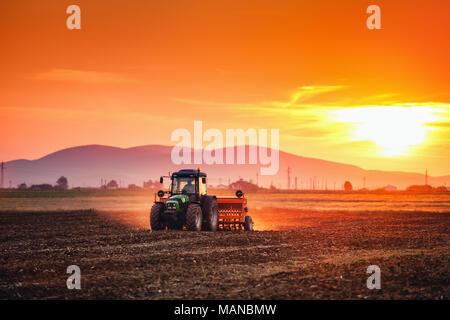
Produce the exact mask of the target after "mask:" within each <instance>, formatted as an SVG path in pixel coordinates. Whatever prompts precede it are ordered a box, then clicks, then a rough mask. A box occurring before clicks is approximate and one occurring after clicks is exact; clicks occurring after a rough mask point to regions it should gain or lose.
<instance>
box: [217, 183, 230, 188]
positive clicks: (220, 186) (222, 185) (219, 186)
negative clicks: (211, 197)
mask: <svg viewBox="0 0 450 320" xmlns="http://www.w3.org/2000/svg"><path fill="white" fill-rule="evenodd" d="M216 189H228V186H227V185H226V184H218V185H217V186H216Z"/></svg>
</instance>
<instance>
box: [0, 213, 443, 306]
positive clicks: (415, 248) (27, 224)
mask: <svg viewBox="0 0 450 320" xmlns="http://www.w3.org/2000/svg"><path fill="white" fill-rule="evenodd" d="M252 216H253V219H254V221H255V226H256V228H257V229H258V228H259V230H263V231H254V232H244V231H236V232H225V231H223V232H217V233H210V232H187V231H158V232H152V231H151V230H149V229H148V213H147V212H96V211H66V212H0V253H1V255H0V298H1V299H448V297H449V293H450V280H449V261H450V259H449V258H450V241H449V229H450V213H420V212H416V213H399V212H395V213H394V212H385V213H383V212H313V211H308V212H306V211H299V210H286V209H275V208H272V209H261V210H256V211H254V212H252ZM69 265H78V266H79V267H80V268H81V281H82V289H81V290H68V289H67V287H66V280H67V277H68V276H69V275H68V274H67V273H66V268H67V267H68V266H69ZM369 265H378V266H379V267H380V268H381V290H369V289H367V286H366V280H367V278H368V277H369V276H370V275H369V274H367V273H366V270H367V267H368V266H369Z"/></svg>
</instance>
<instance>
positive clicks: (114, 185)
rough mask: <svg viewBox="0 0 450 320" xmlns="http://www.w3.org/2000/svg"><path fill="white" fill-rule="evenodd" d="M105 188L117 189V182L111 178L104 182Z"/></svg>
mask: <svg viewBox="0 0 450 320" xmlns="http://www.w3.org/2000/svg"><path fill="white" fill-rule="evenodd" d="M106 188H108V189H117V188H119V185H118V184H117V181H116V180H111V181H109V182H108V183H107V184H106Z"/></svg>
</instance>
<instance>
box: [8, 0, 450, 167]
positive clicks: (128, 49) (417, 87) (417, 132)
mask: <svg viewBox="0 0 450 320" xmlns="http://www.w3.org/2000/svg"><path fill="white" fill-rule="evenodd" d="M70 4H78V5H79V6H80V7H81V17H82V22H81V24H82V29H81V30H68V29H67V28H66V18H67V14H66V13H65V11H66V8H67V6H68V5H70ZM370 4H377V5H379V6H380V7H381V24H382V30H373V31H372V30H368V29H367V28H366V18H367V17H368V15H367V14H366V8H367V6H368V5H370ZM449 14H450V1H448V0H427V1H425V0H421V1H414V0H396V1H381V0H374V1H370V2H368V1H359V0H355V1H342V0H341V1H337V0H336V1H334V0H333V1H326V0H317V1H299V0H292V1H286V0H285V1H266V0H258V1H256V0H253V1H248V0H240V1H225V0H214V1H206V0H204V1H196V0H189V1H188V0H185V1H179V0H171V1H162V0H159V1H141V0H127V1H117V0H116V1H114V0H105V1H103V0H85V1H63V0H58V1H56V0H55V1H50V0H42V1H33V0H26V1H24V0H9V1H6V0H2V1H1V2H0V35H1V39H2V44H1V51H0V55H1V57H0V58H1V59H0V61H1V62H0V63H1V72H0V137H1V139H0V160H2V159H3V160H5V161H7V160H13V159H17V158H27V159H34V158H39V157H41V156H43V155H45V154H47V153H50V152H53V151H56V150H59V149H62V148H66V147H71V146H76V145H85V144H105V145H112V146H119V147H130V146H138V145H145V144H163V145H169V144H174V142H172V141H170V135H171V132H172V131H173V130H174V129H176V128H188V129H190V130H192V127H193V121H194V120H203V126H204V130H205V129H207V128H218V129H221V130H225V129H226V128H230V129H231V128H243V129H247V128H268V129H270V128H278V129H280V148H281V149H282V150H284V151H288V152H291V153H294V154H299V155H303V156H309V157H316V158H322V159H327V160H332V161H338V162H345V163H351V164H355V165H358V166H360V167H363V168H365V169H381V170H398V171H417V172H424V171H425V168H426V167H427V168H428V169H429V172H430V174H431V175H434V176H436V175H445V174H450V170H449V167H448V163H449V159H450V90H449V88H450V72H449V71H450V62H449V61H450V41H449V39H450V34H449V33H450V32H449V31H450V22H449V19H448V17H449Z"/></svg>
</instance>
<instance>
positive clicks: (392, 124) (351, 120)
mask: <svg viewBox="0 0 450 320" xmlns="http://www.w3.org/2000/svg"><path fill="white" fill-rule="evenodd" d="M435 111H436V110H434V108H433V107H423V106H420V107H417V106H401V107H400V106H394V107H356V108H346V109H339V110H335V111H333V113H334V115H335V116H336V117H337V120H338V121H340V122H344V123H348V124H349V125H350V126H351V131H352V136H353V137H352V138H351V139H352V140H353V141H372V142H374V143H375V144H376V145H377V146H379V147H380V148H381V154H382V155H384V156H391V157H392V156H402V155H407V154H408V153H409V152H410V151H411V149H412V147H415V146H418V145H421V144H424V143H425V142H426V136H427V131H428V130H432V128H431V127H428V126H427V125H426V123H428V122H432V121H436V120H438V119H439V117H438V115H437V113H436V112H435Z"/></svg>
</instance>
